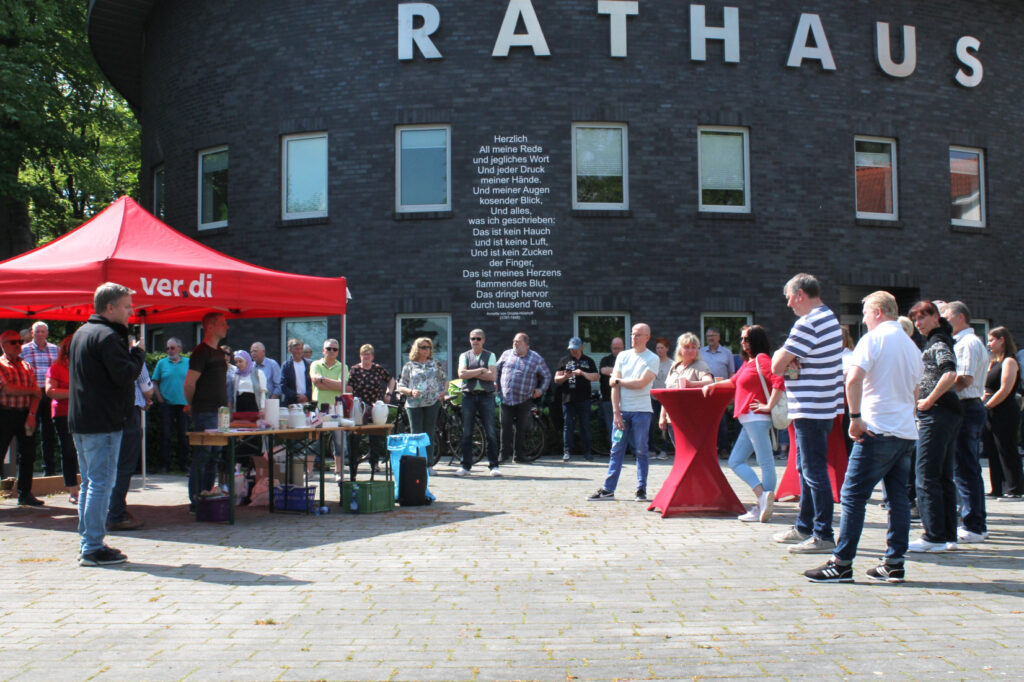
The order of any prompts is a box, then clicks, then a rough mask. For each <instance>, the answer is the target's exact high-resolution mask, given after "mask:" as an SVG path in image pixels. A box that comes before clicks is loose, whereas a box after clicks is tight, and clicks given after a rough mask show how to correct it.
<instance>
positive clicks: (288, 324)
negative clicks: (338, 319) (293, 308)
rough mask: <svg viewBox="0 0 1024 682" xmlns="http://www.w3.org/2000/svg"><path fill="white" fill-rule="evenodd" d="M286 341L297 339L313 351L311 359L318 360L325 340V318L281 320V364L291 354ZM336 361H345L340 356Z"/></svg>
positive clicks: (288, 318)
mask: <svg viewBox="0 0 1024 682" xmlns="http://www.w3.org/2000/svg"><path fill="white" fill-rule="evenodd" d="M288 339H298V340H299V341H302V343H303V344H304V345H307V346H309V347H310V348H312V349H313V359H314V360H319V359H320V357H321V356H322V355H323V347H324V341H326V340H327V318H326V317H287V318H285V319H283V320H281V362H282V363H283V362H286V361H287V360H288V358H289V357H291V354H290V353H289V352H288ZM338 359H339V360H341V361H342V362H344V361H345V359H344V358H343V357H341V356H340V355H339V356H338Z"/></svg>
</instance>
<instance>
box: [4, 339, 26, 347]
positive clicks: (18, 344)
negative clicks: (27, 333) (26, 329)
mask: <svg viewBox="0 0 1024 682" xmlns="http://www.w3.org/2000/svg"><path fill="white" fill-rule="evenodd" d="M4 343H11V344H14V345H15V346H20V345H21V344H22V340H21V339H7V340H6V341H4Z"/></svg>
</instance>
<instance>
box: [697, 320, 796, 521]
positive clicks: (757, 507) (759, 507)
mask: <svg viewBox="0 0 1024 682" xmlns="http://www.w3.org/2000/svg"><path fill="white" fill-rule="evenodd" d="M740 347H741V348H742V350H743V358H744V363H743V364H742V365H741V366H740V368H739V370H737V371H736V374H734V375H733V377H732V379H725V380H724V381H717V382H715V383H713V384H708V385H707V386H705V387H704V389H703V391H704V395H711V394H712V393H714V391H715V388H716V387H722V388H726V387H729V388H735V389H736V397H735V404H734V406H733V414H734V415H736V420H737V421H739V423H740V424H741V425H742V428H741V429H740V435H739V436H738V437H737V438H736V444H735V445H733V447H732V453H731V454H730V455H729V466H730V467H731V468H732V470H733V471H735V472H736V475H737V476H739V477H740V478H741V479H742V480H743V482H744V483H746V484H747V485H749V486H750V487H751V489H752V490H753V491H754V495H756V496H757V502H756V503H755V504H754V506H752V507H751V508H750V511H748V512H747V513H746V514H742V515H740V516H739V517H738V518H739V520H740V521H744V522H746V523H750V522H754V521H760V522H761V523H768V521H770V520H771V518H772V509H773V507H774V505H775V456H774V453H773V452H772V441H771V428H772V408H773V407H775V403H777V402H779V400H781V399H782V394H783V392H784V390H785V383H784V382H783V379H782V377H780V376H776V375H774V374H772V360H771V356H772V348H771V344H769V343H768V334H767V333H766V332H765V330H764V327H762V326H760V325H757V324H755V325H751V326H748V327H744V328H743V329H742V330H741V331H740ZM762 378H763V379H764V383H762V382H761V379H762ZM765 386H767V387H768V390H769V391H770V395H766V392H765V388H764V387H765ZM751 453H753V454H754V455H756V457H757V465H758V466H759V467H761V478H760V480H758V478H757V474H755V473H754V470H753V469H752V468H751V466H750V465H749V464H747V460H748V459H750V455H751Z"/></svg>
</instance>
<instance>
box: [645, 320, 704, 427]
mask: <svg viewBox="0 0 1024 682" xmlns="http://www.w3.org/2000/svg"><path fill="white" fill-rule="evenodd" d="M712 381H714V376H712V374H711V368H710V367H708V363H706V362H704V361H703V360H702V359H701V357H700V339H698V338H697V335H696V334H694V333H693V332H686V333H684V334H680V335H679V338H678V339H676V360H675V362H674V363H673V364H672V367H670V368H669V370H668V376H667V377H666V378H665V388H700V387H701V386H703V385H704V384H710V383H711V382H712ZM671 423H672V420H670V419H669V418H668V412H666V411H665V408H661V415H660V416H659V418H658V427H659V428H660V429H661V430H662V431H665V432H666V433H669V430H668V425H669V424H671Z"/></svg>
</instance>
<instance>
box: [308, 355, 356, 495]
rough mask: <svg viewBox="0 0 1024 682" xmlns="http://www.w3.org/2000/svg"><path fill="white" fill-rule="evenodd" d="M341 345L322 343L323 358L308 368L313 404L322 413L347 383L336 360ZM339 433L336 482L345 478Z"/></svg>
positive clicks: (338, 433) (336, 434) (336, 435)
mask: <svg viewBox="0 0 1024 682" xmlns="http://www.w3.org/2000/svg"><path fill="white" fill-rule="evenodd" d="M340 351H341V344H339V343H338V340H337V339H327V340H326V341H324V356H323V357H322V358H321V359H319V360H314V361H313V363H312V364H311V365H310V366H309V380H310V382H311V383H312V384H313V395H312V397H313V404H314V405H316V406H318V407H319V408H320V409H321V410H322V411H327V410H329V409H331V408H332V407H334V403H335V401H336V400H337V398H338V396H340V395H341V394H342V393H343V392H344V390H345V384H347V383H348V370H347V368H346V367H345V363H344V362H342V361H341V360H339V359H338V353H339V352H340ZM341 434H342V432H341V431H335V432H334V437H333V440H334V471H335V477H336V478H337V480H338V481H342V480H344V478H345V474H344V464H343V463H342V458H343V457H344V456H345V439H344V438H342V436H341Z"/></svg>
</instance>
